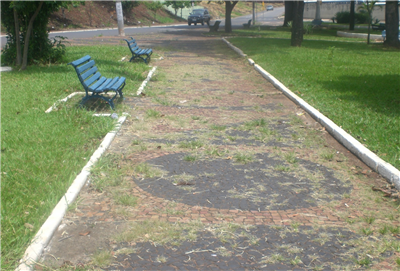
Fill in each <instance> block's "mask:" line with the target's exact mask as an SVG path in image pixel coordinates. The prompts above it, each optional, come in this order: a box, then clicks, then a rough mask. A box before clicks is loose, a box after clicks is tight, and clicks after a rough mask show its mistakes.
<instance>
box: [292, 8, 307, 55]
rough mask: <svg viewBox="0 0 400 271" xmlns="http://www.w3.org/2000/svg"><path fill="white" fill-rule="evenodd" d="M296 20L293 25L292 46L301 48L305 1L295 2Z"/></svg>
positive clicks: (294, 19)
mask: <svg viewBox="0 0 400 271" xmlns="http://www.w3.org/2000/svg"><path fill="white" fill-rule="evenodd" d="M293 5H294V18H293V24H292V38H291V46H296V47H301V43H302V42H303V14H304V1H293Z"/></svg>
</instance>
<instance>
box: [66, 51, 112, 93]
mask: <svg viewBox="0 0 400 271" xmlns="http://www.w3.org/2000/svg"><path fill="white" fill-rule="evenodd" d="M68 65H72V66H73V67H74V68H75V71H76V74H77V75H78V78H79V81H80V82H81V84H82V86H83V87H84V88H85V90H86V91H88V89H89V86H90V88H92V89H96V87H97V86H96V85H100V84H101V83H103V82H101V81H104V80H99V78H100V77H101V74H100V73H99V72H98V70H97V67H96V66H95V65H96V63H95V62H94V60H92V59H91V57H90V56H89V55H86V56H84V57H82V58H80V59H78V60H75V61H72V62H71V63H68ZM100 79H101V78H100ZM95 81H97V82H95ZM93 83H94V84H93ZM92 84H93V85H92Z"/></svg>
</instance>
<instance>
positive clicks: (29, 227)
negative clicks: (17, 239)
mask: <svg viewBox="0 0 400 271" xmlns="http://www.w3.org/2000/svg"><path fill="white" fill-rule="evenodd" d="M24 226H25V227H26V228H28V229H33V225H31V224H29V223H25V224H24Z"/></svg>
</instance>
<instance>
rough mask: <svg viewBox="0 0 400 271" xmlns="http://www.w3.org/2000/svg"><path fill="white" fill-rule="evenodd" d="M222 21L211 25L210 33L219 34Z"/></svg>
mask: <svg viewBox="0 0 400 271" xmlns="http://www.w3.org/2000/svg"><path fill="white" fill-rule="evenodd" d="M220 23H221V21H215V23H214V25H209V26H208V27H209V28H210V32H217V31H218V28H219V24H220Z"/></svg>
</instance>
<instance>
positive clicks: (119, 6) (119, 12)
mask: <svg viewBox="0 0 400 271" xmlns="http://www.w3.org/2000/svg"><path fill="white" fill-rule="evenodd" d="M115 9H116V11H117V22H118V35H119V36H122V37H123V36H125V31H124V13H123V11H122V4H121V1H116V2H115Z"/></svg>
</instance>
